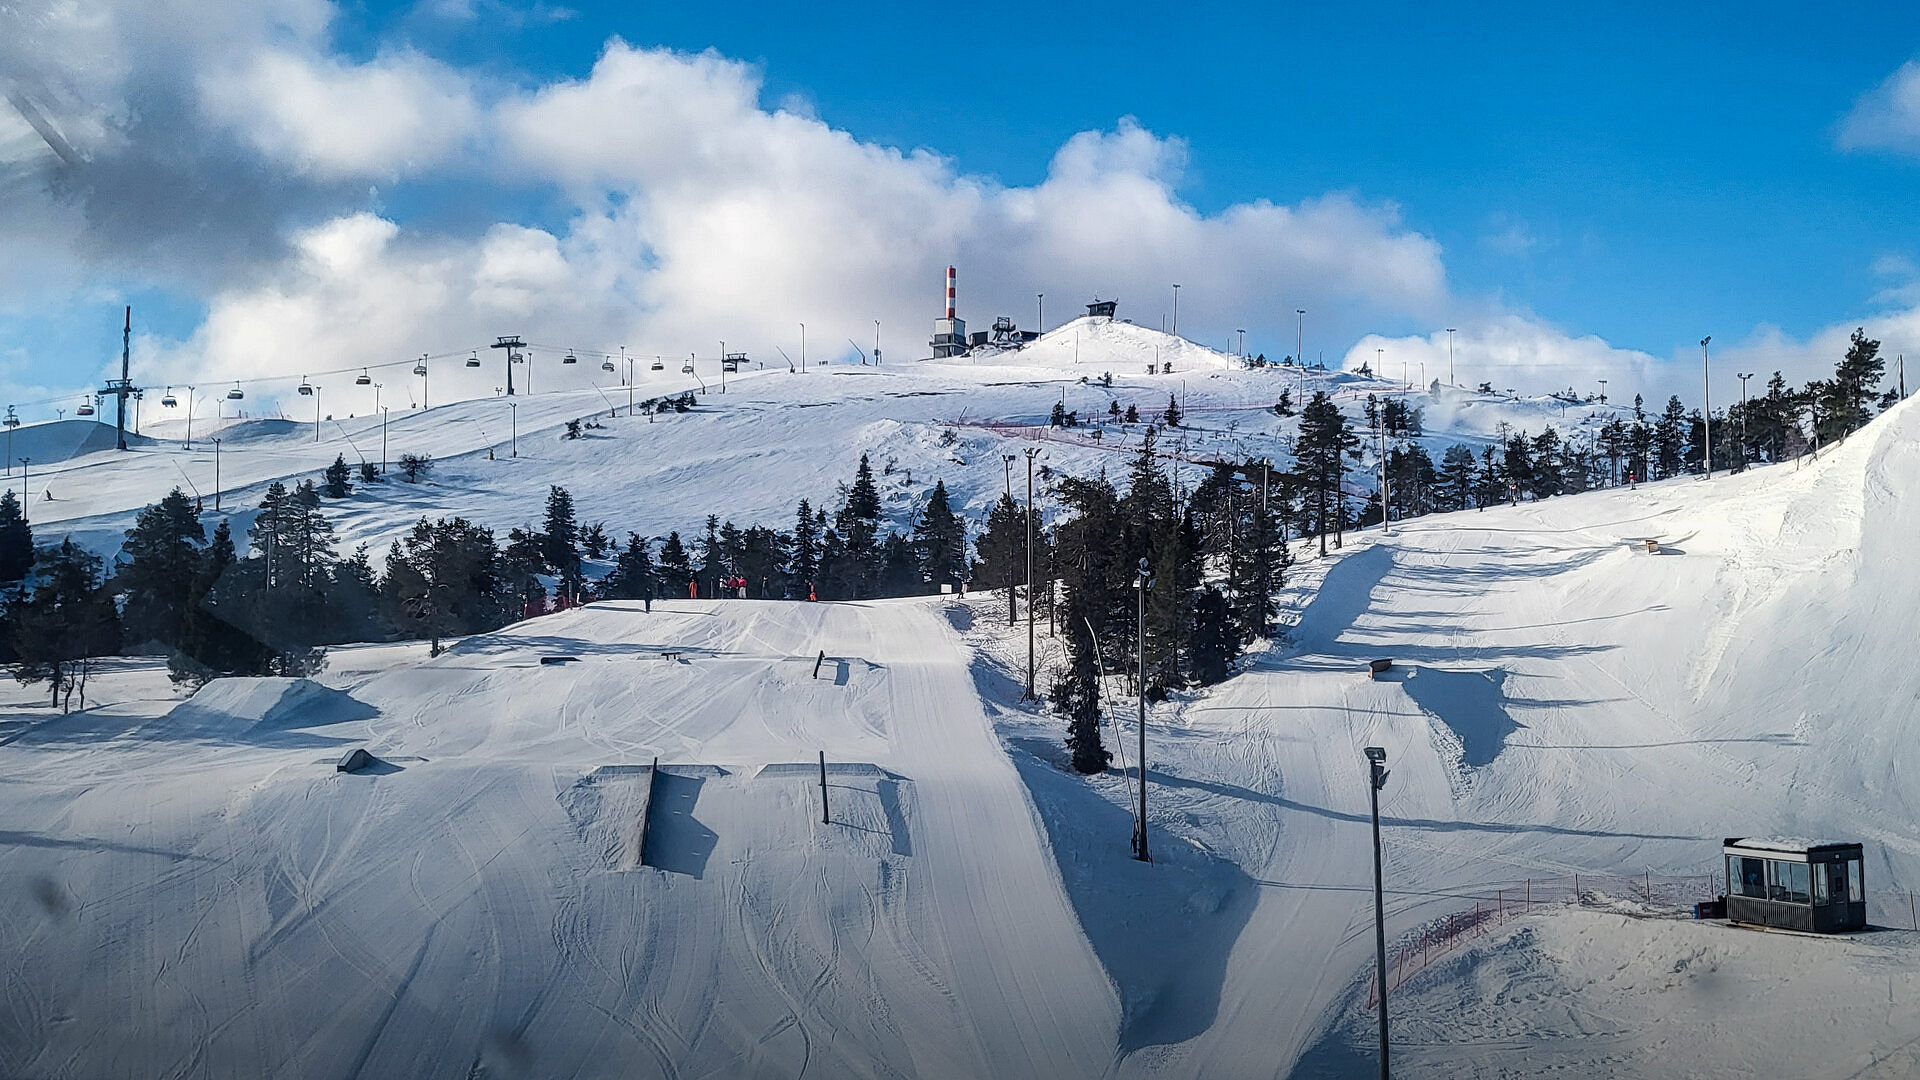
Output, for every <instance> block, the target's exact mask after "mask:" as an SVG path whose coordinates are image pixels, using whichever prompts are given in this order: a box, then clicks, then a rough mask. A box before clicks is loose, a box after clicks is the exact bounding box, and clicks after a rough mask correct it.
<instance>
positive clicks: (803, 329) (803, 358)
mask: <svg viewBox="0 0 1920 1080" xmlns="http://www.w3.org/2000/svg"><path fill="white" fill-rule="evenodd" d="M800 373H801V374H802V375H805V374H806V373H807V324H806V323H801V324H800Z"/></svg>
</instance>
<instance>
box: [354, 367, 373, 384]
mask: <svg viewBox="0 0 1920 1080" xmlns="http://www.w3.org/2000/svg"><path fill="white" fill-rule="evenodd" d="M353 385H355V386H372V385H373V376H371V375H369V374H367V369H366V368H361V369H360V374H359V375H357V376H355V377H354V380H353Z"/></svg>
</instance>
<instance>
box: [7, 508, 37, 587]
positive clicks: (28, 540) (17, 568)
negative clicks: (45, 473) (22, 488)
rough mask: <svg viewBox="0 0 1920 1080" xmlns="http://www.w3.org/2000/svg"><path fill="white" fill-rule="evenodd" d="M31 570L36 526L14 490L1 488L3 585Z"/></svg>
mask: <svg viewBox="0 0 1920 1080" xmlns="http://www.w3.org/2000/svg"><path fill="white" fill-rule="evenodd" d="M32 569H33V529H32V527H31V526H29V525H28V524H27V519H26V516H25V515H24V514H22V513H21V512H20V500H19V499H18V498H17V497H15V496H14V494H13V491H12V489H8V490H6V491H0V585H11V584H13V583H14V582H16V581H19V580H21V579H23V578H25V577H26V576H27V572H28V571H29V570H32Z"/></svg>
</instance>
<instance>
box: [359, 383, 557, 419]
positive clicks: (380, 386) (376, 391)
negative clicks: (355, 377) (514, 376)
mask: <svg viewBox="0 0 1920 1080" xmlns="http://www.w3.org/2000/svg"><path fill="white" fill-rule="evenodd" d="M386 388H387V384H386V383H374V384H373V411H374V412H377V413H383V412H386V411H387V410H385V409H383V408H381V407H380V391H382V390H385V389H386ZM527 393H529V394H531V393H533V391H532V390H528V391H527Z"/></svg>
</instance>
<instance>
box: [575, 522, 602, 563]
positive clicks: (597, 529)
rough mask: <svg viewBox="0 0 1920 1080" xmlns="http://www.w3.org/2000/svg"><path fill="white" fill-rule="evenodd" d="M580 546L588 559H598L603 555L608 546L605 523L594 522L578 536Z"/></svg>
mask: <svg viewBox="0 0 1920 1080" xmlns="http://www.w3.org/2000/svg"><path fill="white" fill-rule="evenodd" d="M580 546H581V548H583V549H584V550H585V551H586V553H587V558H589V559H598V558H600V557H601V556H603V555H605V554H606V553H607V546H608V540H607V523H606V522H604V521H596V522H594V523H593V524H591V525H589V526H587V530H586V531H585V532H583V533H581V534H580Z"/></svg>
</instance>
